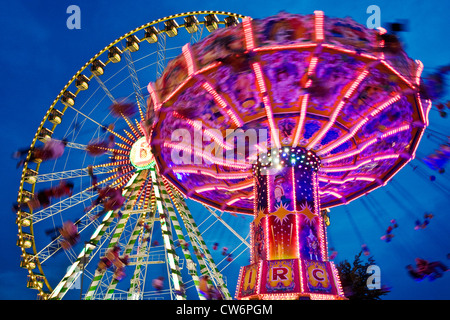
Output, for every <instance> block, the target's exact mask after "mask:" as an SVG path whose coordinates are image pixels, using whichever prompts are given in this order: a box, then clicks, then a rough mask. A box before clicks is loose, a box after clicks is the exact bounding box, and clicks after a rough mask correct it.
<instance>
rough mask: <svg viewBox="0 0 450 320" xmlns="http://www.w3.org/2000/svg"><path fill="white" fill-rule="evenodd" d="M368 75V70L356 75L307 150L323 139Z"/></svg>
mask: <svg viewBox="0 0 450 320" xmlns="http://www.w3.org/2000/svg"><path fill="white" fill-rule="evenodd" d="M368 73H369V71H368V70H364V71H363V72H361V73H360V74H359V75H358V77H357V78H356V80H355V81H353V83H352V85H351V86H350V88H349V89H348V90H347V92H346V93H345V95H344V98H343V99H342V100H341V102H340V103H339V104H338V106H337V107H336V109H335V110H334V112H333V115H332V116H331V118H330V120H329V121H328V122H327V124H326V125H325V127H324V128H323V129H322V130H321V131H320V132H319V133H318V134H317V135H316V137H315V138H314V139H313V141H311V142H310V143H309V145H308V149H312V148H313V147H314V146H315V145H316V144H317V142H319V141H320V140H321V139H322V138H323V136H324V135H325V134H326V133H327V132H328V130H329V129H330V128H331V127H332V126H333V125H334V123H335V122H336V119H337V117H338V115H339V113H340V112H341V109H342V108H343V107H344V105H345V103H346V100H347V98H349V97H350V96H351V95H352V93H353V92H354V91H355V90H356V88H357V87H358V86H359V84H360V83H361V81H362V80H363V79H364V78H365V77H366V76H367V74H368Z"/></svg>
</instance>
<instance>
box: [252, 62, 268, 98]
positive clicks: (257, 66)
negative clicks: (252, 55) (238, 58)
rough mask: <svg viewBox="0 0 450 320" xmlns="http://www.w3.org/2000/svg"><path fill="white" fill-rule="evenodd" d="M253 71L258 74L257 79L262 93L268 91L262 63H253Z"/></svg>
mask: <svg viewBox="0 0 450 320" xmlns="http://www.w3.org/2000/svg"><path fill="white" fill-rule="evenodd" d="M252 68H253V72H254V73H255V76H256V81H257V83H258V89H259V92H261V93H266V92H267V89H266V84H265V83H264V78H263V74H262V70H261V65H260V64H259V63H258V62H254V63H252Z"/></svg>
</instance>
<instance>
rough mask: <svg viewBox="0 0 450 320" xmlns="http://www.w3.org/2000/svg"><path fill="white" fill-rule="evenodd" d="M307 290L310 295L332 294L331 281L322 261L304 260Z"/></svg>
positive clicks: (325, 265) (327, 269)
mask: <svg viewBox="0 0 450 320" xmlns="http://www.w3.org/2000/svg"><path fill="white" fill-rule="evenodd" d="M303 263H304V266H305V274H306V284H307V290H308V291H309V292H311V293H327V294H330V293H333V279H332V277H330V276H329V275H330V274H331V273H330V272H329V268H327V263H326V262H324V261H316V260H304V262H303Z"/></svg>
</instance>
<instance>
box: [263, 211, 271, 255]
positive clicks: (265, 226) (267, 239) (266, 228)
mask: <svg viewBox="0 0 450 320" xmlns="http://www.w3.org/2000/svg"><path fill="white" fill-rule="evenodd" d="M264 234H265V239H264V246H265V247H266V248H265V249H266V260H269V259H270V256H269V249H270V247H269V242H270V241H269V239H270V238H269V216H266V217H265V219H264Z"/></svg>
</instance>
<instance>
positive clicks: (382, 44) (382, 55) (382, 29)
mask: <svg viewBox="0 0 450 320" xmlns="http://www.w3.org/2000/svg"><path fill="white" fill-rule="evenodd" d="M377 29H378V31H379V34H380V35H383V34H385V33H386V32H387V31H386V29H384V28H382V27H378V28H377ZM379 45H380V48H384V40H380V42H379ZM380 58H381V60H384V52H383V50H380Z"/></svg>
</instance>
